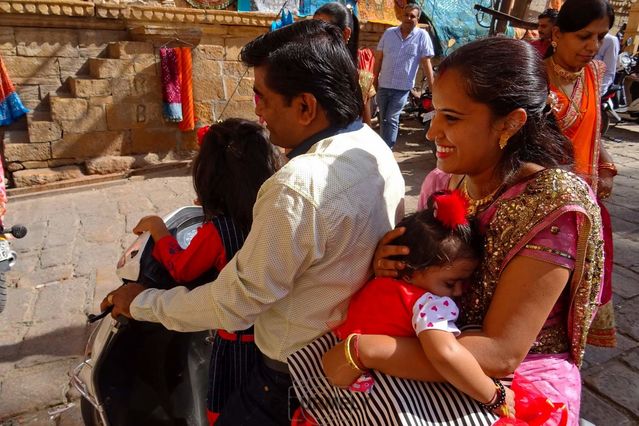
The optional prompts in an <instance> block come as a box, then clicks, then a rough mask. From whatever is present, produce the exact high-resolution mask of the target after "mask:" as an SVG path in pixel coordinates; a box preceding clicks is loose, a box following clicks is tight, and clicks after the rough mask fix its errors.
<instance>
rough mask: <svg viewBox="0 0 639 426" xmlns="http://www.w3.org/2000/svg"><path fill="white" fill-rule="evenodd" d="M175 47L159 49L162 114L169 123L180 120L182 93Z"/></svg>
mask: <svg viewBox="0 0 639 426" xmlns="http://www.w3.org/2000/svg"><path fill="white" fill-rule="evenodd" d="M176 50H177V49H173V48H170V47H163V48H161V49H160V68H161V74H160V80H161V82H162V114H163V115H164V119H165V120H166V121H169V122H171V123H179V122H180V121H182V93H181V87H180V86H181V84H180V66H179V62H178V53H177V52H176Z"/></svg>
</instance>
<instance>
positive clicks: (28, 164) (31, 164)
mask: <svg viewBox="0 0 639 426" xmlns="http://www.w3.org/2000/svg"><path fill="white" fill-rule="evenodd" d="M22 165H23V166H24V168H25V169H42V168H44V167H49V163H47V162H46V161H23V162H22Z"/></svg>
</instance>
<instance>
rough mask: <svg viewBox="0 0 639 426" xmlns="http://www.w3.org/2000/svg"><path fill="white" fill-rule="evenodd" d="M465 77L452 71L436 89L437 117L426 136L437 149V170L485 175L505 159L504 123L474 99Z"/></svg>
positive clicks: (436, 81)
mask: <svg viewBox="0 0 639 426" xmlns="http://www.w3.org/2000/svg"><path fill="white" fill-rule="evenodd" d="M465 87H466V84H465V81H464V79H463V78H462V76H461V74H460V73H459V72H458V71H457V70H455V69H450V70H446V71H445V72H443V73H442V74H441V75H439V76H438V77H437V79H436V80H435V83H434V85H433V105H434V107H435V116H434V117H433V120H432V122H431V125H430V129H429V130H428V132H427V133H426V138H427V139H428V140H431V141H434V142H435V144H436V146H437V168H439V169H440V170H442V171H444V172H446V173H451V174H461V175H463V174H468V175H474V174H481V173H482V172H485V171H487V170H493V169H494V168H495V167H496V166H497V164H498V163H499V160H500V159H501V156H502V150H501V149H500V148H499V136H500V132H499V131H498V130H497V129H498V128H499V121H500V119H499V118H497V119H495V118H494V117H493V114H492V112H491V110H490V108H489V107H488V105H486V104H483V103H480V102H477V101H475V100H473V99H471V98H470V97H469V96H468V95H467V94H466V91H465V89H464V88H465Z"/></svg>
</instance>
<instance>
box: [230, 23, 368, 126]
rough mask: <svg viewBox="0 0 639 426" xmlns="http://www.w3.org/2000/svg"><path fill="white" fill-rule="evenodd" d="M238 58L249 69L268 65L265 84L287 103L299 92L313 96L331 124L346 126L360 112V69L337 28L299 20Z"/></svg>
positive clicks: (268, 35) (252, 45)
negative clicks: (358, 71)
mask: <svg viewBox="0 0 639 426" xmlns="http://www.w3.org/2000/svg"><path fill="white" fill-rule="evenodd" d="M240 56H241V59H242V62H243V63H244V64H245V65H247V66H249V67H258V66H263V67H265V70H266V85H267V86H268V88H269V89H271V90H273V91H274V92H276V93H278V94H280V95H282V96H284V98H285V99H286V101H287V102H289V103H290V102H291V101H292V99H293V98H294V97H295V96H298V95H299V94H301V93H310V94H312V95H313V96H314V97H315V99H317V102H318V103H319V104H320V105H321V106H322V109H323V110H324V112H325V113H326V115H327V116H328V120H329V122H330V124H331V126H335V127H344V126H346V125H347V124H349V123H351V122H353V121H355V120H356V119H357V118H358V117H359V116H360V114H361V111H362V109H363V107H364V105H363V102H364V101H363V97H362V90H361V88H360V85H359V78H358V75H357V69H356V68H355V64H353V60H352V59H351V56H350V54H349V52H348V50H347V49H346V45H345V44H344V36H343V34H342V32H341V31H340V30H339V28H338V27H336V26H335V25H332V24H329V23H326V22H323V21H320V20H318V19H307V20H304V21H298V22H296V23H294V24H292V25H288V26H286V27H284V28H280V29H279V30H276V31H272V32H269V33H266V34H263V35H261V36H259V37H257V38H256V39H255V40H252V41H250V42H249V43H248V44H247V45H245V46H244V48H242V52H241V53H240Z"/></svg>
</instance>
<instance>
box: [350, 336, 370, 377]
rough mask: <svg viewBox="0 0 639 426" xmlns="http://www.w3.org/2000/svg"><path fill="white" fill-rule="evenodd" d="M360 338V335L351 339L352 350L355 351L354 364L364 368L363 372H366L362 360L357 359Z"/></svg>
mask: <svg viewBox="0 0 639 426" xmlns="http://www.w3.org/2000/svg"><path fill="white" fill-rule="evenodd" d="M360 336H361V334H356V335H355V337H353V340H354V342H353V349H355V363H356V364H357V366H358V367H364V368H363V370H367V368H366V366H365V365H364V363H363V362H362V360H361V359H360V357H359V337H360Z"/></svg>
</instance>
